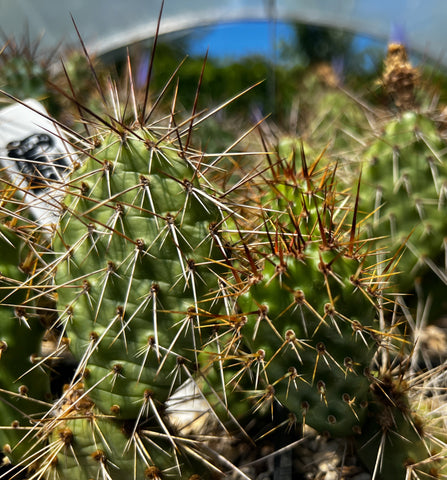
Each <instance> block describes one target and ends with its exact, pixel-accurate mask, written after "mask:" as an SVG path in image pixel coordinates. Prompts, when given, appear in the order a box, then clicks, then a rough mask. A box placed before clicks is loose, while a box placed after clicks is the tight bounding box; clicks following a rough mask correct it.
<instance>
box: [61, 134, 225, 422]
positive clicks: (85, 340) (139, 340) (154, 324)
mask: <svg viewBox="0 0 447 480" xmlns="http://www.w3.org/2000/svg"><path fill="white" fill-rule="evenodd" d="M101 140H102V141H101V146H100V147H99V148H97V149H96V150H95V151H94V152H92V154H91V155H90V158H89V159H88V160H87V161H86V163H85V164H84V165H83V166H82V167H81V168H80V169H79V170H78V171H76V172H75V174H74V175H73V178H72V180H71V182H70V186H69V189H70V194H69V195H68V196H67V198H66V200H65V205H66V211H65V213H64V215H63V217H62V220H61V224H60V228H59V231H58V233H57V234H56V236H55V241H54V249H55V251H56V252H58V254H59V255H60V260H59V261H58V265H57V274H56V283H57V284H58V285H59V288H58V297H59V305H60V306H61V307H60V308H61V322H62V324H63V325H64V327H65V328H66V331H67V333H68V334H69V336H70V338H71V350H72V352H73V353H74V355H75V357H76V358H77V359H78V361H79V362H80V364H81V367H80V372H81V371H82V372H84V373H85V377H86V382H87V385H88V386H89V387H92V390H91V392H90V395H91V397H92V399H93V400H94V401H95V403H96V404H97V405H98V407H99V408H100V409H101V410H102V411H103V412H106V413H109V412H110V409H112V410H113V411H114V412H115V413H116V412H119V415H120V416H121V417H123V418H136V417H137V416H138V415H139V413H140V412H141V410H142V409H144V404H145V398H147V396H148V395H150V396H153V397H154V398H155V399H156V400H157V401H158V402H161V403H162V402H164V401H165V400H166V398H167V397H168V395H169V393H170V392H171V391H172V390H173V388H175V386H177V385H179V384H180V383H181V381H183V380H184V379H185V378H186V377H185V369H186V370H188V371H191V372H192V371H194V370H195V369H196V368H197V365H196V364H195V363H196V355H197V353H194V352H195V351H198V349H199V348H200V345H201V335H203V334H204V333H202V332H201V330H200V329H199V328H198V320H199V317H201V316H204V317H205V318H206V317H207V315H209V312H208V309H209V308H210V305H211V303H210V302H208V301H207V300H210V301H211V300H212V299H213V292H215V291H217V285H218V282H217V280H218V271H219V270H220V269H221V267H219V266H218V264H217V262H216V261H217V260H218V261H222V262H223V261H224V260H225V257H224V251H223V249H221V248H220V247H219V245H220V243H219V241H218V240H216V239H217V234H216V233H215V232H213V225H214V223H217V222H219V221H221V220H222V214H221V212H220V209H219V206H218V201H217V200H215V199H214V197H213V193H212V192H211V191H209V190H207V189H206V187H204V186H203V185H202V182H201V181H200V172H199V169H198V168H197V163H196V162H195V160H191V159H190V158H187V157H186V156H185V155H183V154H182V152H181V151H179V149H178V148H177V147H176V146H175V145H174V143H172V142H170V141H169V140H167V141H165V142H163V143H160V144H158V145H157V143H156V139H155V137H154V136H153V134H151V133H149V132H148V131H146V130H144V129H140V130H137V131H134V132H128V133H126V134H125V135H123V136H122V137H120V136H119V135H117V134H109V135H107V136H106V137H105V138H102V139H101ZM186 358H188V360H186ZM186 376H187V375H186Z"/></svg>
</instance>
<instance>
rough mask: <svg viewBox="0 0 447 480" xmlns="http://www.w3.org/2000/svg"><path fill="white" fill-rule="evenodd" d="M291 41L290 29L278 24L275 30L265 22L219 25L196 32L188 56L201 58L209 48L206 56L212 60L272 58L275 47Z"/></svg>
mask: <svg viewBox="0 0 447 480" xmlns="http://www.w3.org/2000/svg"><path fill="white" fill-rule="evenodd" d="M272 35H274V36H273V38H272ZM291 38H293V29H292V27H291V26H290V25H288V24H286V23H281V22H278V23H277V24H276V25H275V26H274V27H273V26H272V24H270V23H268V22H243V23H231V24H221V25H216V26H213V27H206V28H205V27H204V28H202V29H197V36H196V39H195V41H194V42H193V43H192V44H191V54H192V55H198V56H203V55H204V54H205V53H206V50H207V48H208V47H209V55H210V56H211V57H215V58H225V57H231V58H232V59H238V58H241V57H244V56H247V55H251V54H253V55H255V54H257V55H265V56H271V55H273V54H274V45H275V43H279V42H280V41H281V40H290V39H291ZM275 39H276V40H275Z"/></svg>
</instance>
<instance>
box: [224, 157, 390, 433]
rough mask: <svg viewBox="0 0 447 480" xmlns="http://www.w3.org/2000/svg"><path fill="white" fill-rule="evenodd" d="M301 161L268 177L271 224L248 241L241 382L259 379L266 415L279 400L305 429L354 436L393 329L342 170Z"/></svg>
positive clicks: (265, 210) (265, 198) (240, 294)
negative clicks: (337, 177)
mask: <svg viewBox="0 0 447 480" xmlns="http://www.w3.org/2000/svg"><path fill="white" fill-rule="evenodd" d="M299 158H300V161H297V159H296V158H295V159H292V161H291V160H290V159H283V160H282V161H281V162H279V163H278V164H276V165H272V168H271V170H270V171H269V172H268V173H265V174H264V175H263V181H264V183H263V185H262V187H260V191H261V192H262V194H261V196H260V198H262V204H263V207H262V208H261V207H260V217H261V218H262V220H261V221H262V225H261V226H259V227H258V228H257V229H255V231H256V234H252V236H250V235H249V234H247V239H244V243H246V245H245V250H244V253H243V255H244V256H245V257H247V256H248V259H247V258H246V269H247V270H246V272H245V275H247V278H246V280H245V282H238V285H239V287H238V288H236V293H235V297H236V298H235V301H236V303H237V310H236V311H237V314H236V318H238V322H237V323H238V328H237V329H236V335H237V336H240V337H241V339H242V342H241V343H242V344H243V345H245V348H246V349H247V351H244V350H243V348H242V350H241V352H240V353H241V357H240V358H241V362H240V370H241V371H240V372H239V375H237V378H240V377H241V376H244V375H245V374H247V376H251V378H253V379H254V382H253V384H252V386H251V389H250V396H251V397H256V399H257V407H258V408H259V407H260V406H261V405H273V403H275V402H276V401H277V402H279V403H280V404H282V405H284V406H286V407H287V408H288V409H289V410H290V411H291V412H292V413H293V414H294V415H295V417H296V419H297V421H298V422H300V423H307V424H309V425H310V426H312V427H313V428H316V429H317V430H318V431H319V432H328V433H330V434H331V435H334V436H349V435H352V434H354V433H355V432H357V433H358V432H359V431H361V425H362V422H363V420H364V415H365V405H366V404H367V399H368V393H369V386H370V380H369V378H368V373H367V372H368V369H369V366H370V364H371V361H372V359H373V357H374V355H375V354H376V352H377V350H378V348H379V346H380V344H381V342H382V340H383V338H384V337H385V336H386V332H385V331H380V328H379V324H378V321H377V307H378V304H377V299H376V298H375V297H374V293H373V292H374V291H375V290H376V288H377V286H373V285H374V282H373V281H371V278H370V279H367V278H366V277H367V275H366V274H365V272H364V271H363V262H364V260H365V258H364V256H363V254H361V253H359V252H358V246H357V244H356V231H355V223H354V225H349V224H348V221H347V219H346V218H347V217H346V212H344V211H343V208H341V205H342V204H341V203H340V200H339V199H338V198H337V193H336V191H335V184H334V182H333V173H334V170H333V169H331V168H329V167H327V166H326V167H321V168H320V166H319V160H320V158H317V160H316V161H314V162H312V164H309V165H307V160H306V158H305V154H304V151H302V152H301V156H300V157H299ZM266 177H270V179H269V178H266ZM348 214H349V216H350V220H351V216H352V215H351V214H350V213H349V212H348ZM337 216H340V219H339V220H337ZM354 219H355V214H354ZM243 234H244V232H241V235H242V236H243ZM370 281H371V284H369V282H370ZM377 291H378V290H377ZM230 343H233V344H237V343H236V340H235V339H234V338H233V339H232V340H231V341H230ZM247 360H248V361H247ZM253 391H255V392H256V393H254V394H253Z"/></svg>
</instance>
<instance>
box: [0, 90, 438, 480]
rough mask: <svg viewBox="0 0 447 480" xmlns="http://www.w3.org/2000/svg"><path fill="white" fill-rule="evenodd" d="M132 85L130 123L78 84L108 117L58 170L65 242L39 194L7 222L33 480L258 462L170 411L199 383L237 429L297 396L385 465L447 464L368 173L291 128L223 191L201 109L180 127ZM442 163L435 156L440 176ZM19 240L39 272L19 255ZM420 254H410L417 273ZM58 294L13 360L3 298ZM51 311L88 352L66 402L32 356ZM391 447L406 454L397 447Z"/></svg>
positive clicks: (62, 332)
mask: <svg viewBox="0 0 447 480" xmlns="http://www.w3.org/2000/svg"><path fill="white" fill-rule="evenodd" d="M130 87H131V92H132V88H133V84H132V82H130ZM163 93H164V92H163ZM147 94H148V91H146V96H147ZM130 95H131V96H130V97H129V98H130V99H131V102H130V103H133V104H134V107H135V109H134V111H133V112H132V114H133V115H132V118H131V120H128V119H127V117H131V116H130V115H128V112H127V111H124V113H122V112H121V110H120V105H119V101H118V98H117V97H114V94H112V98H113V99H114V105H113V108H114V110H113V114H111V113H108V114H107V115H106V116H101V114H100V113H98V112H96V111H92V110H90V107H85V106H83V105H82V104H81V102H77V101H76V99H75V101H74V103H75V104H76V106H77V107H78V108H79V109H81V110H82V109H84V113H83V115H82V119H83V121H86V119H87V118H88V117H89V116H90V118H92V119H93V120H92V121H91V123H90V125H88V137H86V138H81V139H80V141H79V144H78V145H77V147H76V148H77V155H78V157H77V158H79V161H76V162H74V164H73V165H72V167H73V168H72V171H71V174H70V178H69V179H67V181H66V184H65V185H64V188H62V186H61V183H60V182H61V179H60V178H59V179H58V180H57V182H56V183H55V184H54V183H53V184H49V185H46V188H47V187H50V188H53V189H54V190H55V191H56V192H57V196H56V197H54V198H56V204H57V205H58V209H60V212H61V215H60V218H58V223H57V225H54V228H53V229H52V230H51V232H50V233H51V248H49V246H48V245H47V244H46V241H47V240H46V239H47V238H48V229H46V230H45V232H46V233H45V235H46V236H44V235H43V234H42V235H40V236H39V235H36V237H35V238H34V236H33V237H30V236H29V234H28V232H29V231H31V232H32V234H33V235H35V234H36V232H37V233H38V232H41V231H42V228H41V226H39V225H38V224H37V223H36V222H34V224H33V223H32V222H31V224H32V225H33V228H29V224H27V223H26V213H24V212H26V210H22V209H21V207H24V206H25V205H24V203H26V202H25V201H24V200H23V198H24V197H23V196H22V197H19V200H18V201H15V202H13V203H12V205H16V207H17V205H18V206H19V207H20V215H19V214H17V213H14V208H13V206H12V205H11V204H9V205H8V209H9V210H10V212H12V213H10V215H9V216H8V223H7V224H6V225H2V226H1V227H0V228H1V232H2V236H1V238H2V239H3V240H4V243H5V245H4V248H5V249H8V253H10V254H8V258H9V261H10V263H8V264H6V262H4V261H3V260H2V261H3V263H4V265H2V274H3V275H4V276H3V277H2V280H3V281H6V282H7V285H6V288H5V289H2V291H4V292H7V293H6V295H2V297H1V304H3V305H2V309H1V310H0V314H1V315H2V316H3V317H2V325H3V324H4V325H6V326H7V327H5V329H4V330H3V329H2V331H1V334H2V335H3V336H5V335H8V337H7V338H6V337H5V339H3V337H2V340H3V341H4V343H2V344H0V345H3V346H4V345H5V344H6V343H7V344H8V350H5V351H4V352H2V357H1V358H0V366H1V367H2V368H3V367H4V368H3V369H2V370H1V373H0V380H1V381H2V384H4V385H5V391H8V392H10V391H12V390H13V388H12V386H13V385H14V380H16V379H17V378H19V377H20V376H21V375H23V374H25V376H24V377H23V378H24V379H29V382H28V383H29V384H28V383H27V384H26V386H27V387H28V389H29V392H30V397H31V396H32V398H33V399H34V400H33V401H31V400H28V399H26V400H25V399H24V398H19V400H20V404H19V408H20V410H21V411H22V412H23V415H22V416H23V418H25V419H27V420H28V421H29V425H26V429H24V430H22V429H14V430H10V429H9V427H8V425H9V423H11V422H12V421H14V420H16V418H15V417H16V416H15V415H14V414H13V413H15V412H17V410H15V411H14V412H11V410H10V408H9V407H10V405H11V404H12V403H13V401H12V400H13V399H15V398H16V397H14V398H13V399H11V398H10V397H11V395H10V394H9V393H7V394H6V393H3V391H2V393H1V397H0V400H4V399H5V398H7V402H8V403H6V402H4V401H2V402H1V403H0V408H1V410H0V414H1V415H2V422H3V427H4V428H2V429H0V434H1V435H2V436H1V437H0V438H1V439H2V442H3V443H8V444H9V445H13V446H11V448H8V447H6V448H3V453H4V454H8V455H9V458H10V461H12V462H14V463H15V464H16V465H17V468H18V469H20V470H22V471H23V472H25V474H26V475H27V477H28V478H60V479H64V478H75V479H79V480H81V479H82V480H88V479H90V478H112V479H117V480H120V479H124V478H126V479H127V478H135V479H137V478H188V477H189V476H191V478H197V476H198V475H199V474H200V475H201V476H203V477H209V478H213V473H216V474H217V475H220V474H221V470H219V469H220V467H221V466H222V465H223V466H224V467H225V468H231V469H232V470H233V471H234V472H236V473H237V474H238V475H239V476H241V477H242V478H247V477H244V474H243V473H242V472H241V471H240V470H238V469H237V467H235V466H231V465H230V462H229V460H225V459H224V458H222V456H219V454H218V453H213V452H212V449H211V448H209V447H208V444H207V441H206V440H204V439H203V437H201V436H199V437H197V438H196V437H195V436H194V435H186V434H184V433H182V432H181V430H180V429H179V428H178V427H177V426H176V425H175V424H174V422H172V418H171V417H170V413H169V410H170V401H171V402H172V397H173V394H174V392H175V391H176V389H177V388H178V387H181V386H182V385H184V382H185V381H188V382H189V383H188V385H193V386H194V391H195V392H198V395H199V396H200V399H201V400H202V401H203V402H204V405H205V406H204V407H203V408H204V410H206V412H203V413H204V414H205V413H206V415H207V416H210V417H212V418H214V419H215V418H217V417H220V418H219V421H220V422H221V425H222V424H223V423H224V422H226V421H227V419H228V418H229V419H230V420H231V421H232V422H234V421H235V420H236V421H240V422H241V424H242V425H246V424H247V423H249V422H248V420H247V419H250V420H251V421H253V420H254V421H256V419H257V421H259V422H264V421H265V413H267V414H269V416H273V420H272V419H270V421H272V422H273V424H274V423H275V421H277V419H276V417H275V415H276V413H277V412H276V406H277V405H280V406H281V408H282V409H283V410H286V411H287V412H288V413H289V417H288V418H289V421H290V423H300V424H307V425H309V426H311V427H313V428H314V429H315V430H316V431H317V432H318V433H320V434H324V435H330V436H334V437H341V438H342V439H345V440H346V441H347V442H348V441H351V440H353V441H354V442H355V443H356V444H357V446H358V451H359V455H361V456H363V457H364V458H365V463H369V464H370V468H371V471H372V472H373V476H374V477H375V479H379V478H381V479H384V480H387V479H388V478H390V477H391V476H395V477H396V478H399V479H401V478H402V479H403V478H410V477H411V476H412V478H418V477H417V476H419V478H424V475H425V476H429V475H431V476H432V477H435V478H436V477H441V475H442V474H443V473H444V470H445V459H444V457H443V452H442V446H443V444H442V442H443V441H444V439H443V438H442V436H440V437H439V438H438V439H436V438H435V436H434V435H432V434H431V430H430V429H429V427H428V426H426V425H425V422H424V421H423V420H421V418H422V417H423V411H422V413H418V412H417V411H416V410H417V409H416V407H415V404H414V402H413V399H412V387H413V383H414V382H416V381H417V380H413V378H412V377H411V375H412V371H411V369H407V363H408V360H407V359H405V358H404V357H405V355H406V347H405V341H406V340H407V339H406V338H405V337H404V336H403V335H402V334H401V333H399V331H398V327H400V325H399V322H398V321H397V320H396V310H397V307H396V305H395V303H394V297H393V296H391V295H389V291H388V288H389V282H390V281H391V280H390V279H392V281H393V282H394V278H397V276H396V275H394V272H395V270H396V268H397V267H395V258H393V254H392V253H391V254H389V258H388V259H386V260H382V259H379V261H378V262H377V260H376V255H375V250H376V249H377V246H376V245H377V244H376V239H375V237H376V236H379V235H382V234H381V233H380V232H379V230H373V232H372V233H371V232H367V233H364V232H365V230H364V228H365V226H364V225H365V224H368V221H367V220H368V219H367V220H365V221H363V222H360V217H361V213H362V212H365V213H366V214H368V213H371V212H372V211H373V210H374V208H375V205H371V204H368V203H363V199H364V198H367V196H365V192H367V191H368V190H367V189H368V188H370V184H372V183H373V181H372V180H371V179H372V178H373V176H372V173H371V172H370V171H369V169H365V170H364V172H363V177H362V180H361V183H360V184H359V186H358V187H357V192H356V194H355V195H353V196H352V198H353V199H354V200H352V198H350V197H349V196H348V195H347V189H345V188H343V187H340V185H343V183H342V182H341V180H340V174H339V168H338V167H337V165H332V164H331V162H330V161H328V160H326V159H325V158H324V150H323V149H321V148H320V147H315V146H314V145H312V144H310V145H309V147H304V146H302V145H301V144H300V142H296V141H295V140H293V141H292V142H291V144H292V146H290V142H286V144H281V145H280V146H279V147H278V148H277V149H275V150H276V153H277V156H276V158H274V157H272V155H271V154H266V158H267V160H268V163H267V165H266V166H264V167H262V166H261V167H260V168H259V170H260V172H254V173H253V172H251V173H250V174H249V175H248V176H247V177H242V178H243V179H244V180H243V181H241V182H240V183H238V181H237V180H236V181H235V180H234V178H233V179H232V182H233V183H232V185H233V186H232V187H231V189H230V191H229V192H227V193H228V194H225V195H220V193H219V186H218V185H216V183H215V182H214V180H213V181H212V180H211V178H213V177H212V176H211V175H209V172H210V170H212V169H214V168H216V169H217V165H216V164H215V163H214V162H210V163H209V164H208V159H207V157H206V155H204V154H203V153H202V152H198V151H195V150H194V149H193V148H192V147H191V132H192V127H193V125H192V124H193V118H194V117H195V112H193V115H192V117H191V118H189V119H188V120H187V121H186V122H184V123H180V124H179V122H178V118H177V117H176V116H175V115H174V114H168V115H166V116H165V117H164V118H155V116H156V115H155V113H154V111H153V110H150V111H146V108H147V107H146V105H144V106H142V107H139V106H137V105H136V103H137V102H136V96H132V95H133V93H131V94H130ZM67 97H69V95H67ZM159 100H161V97H160V98H159V99H158V100H157V101H156V103H158V102H159ZM401 104H402V105H403V103H401ZM92 108H94V107H92ZM172 110H174V107H173V108H172ZM355 115H356V114H355ZM406 115H407V114H405V115H404V116H403V117H402V120H401V121H408V122H409V124H410V125H417V126H418V133H420V132H422V137H421V135H419V137H421V138H422V139H423V140H425V142H423V143H424V144H429V145H430V146H432V150H433V151H434V152H436V150H437V149H438V148H439V146H438V145H437V144H436V142H437V140H435V142H434V143H433V141H432V137H431V135H432V133H431V126H432V124H428V123H427V122H426V121H425V119H423V120H421V119H420V118H418V117H417V116H416V115H415V114H412V116H411V118H410V116H408V117H407V116H406ZM408 115H409V114H408ZM356 118H357V117H356ZM415 118H417V122H416V121H415V120H414V119H415ZM399 125H401V124H400V123H399ZM392 128H397V131H398V133H399V136H400V135H401V133H400V130H399V127H389V129H392ZM411 128H412V129H413V127H411ZM405 130H406V128H405ZM359 131H360V130H359ZM387 132H388V133H386V135H389V134H390V133H389V130H387ZM411 135H414V134H413V133H412V134H411ZM411 135H410V137H411V138H408V136H407V137H405V141H404V145H405V148H406V147H407V146H408V145H410V147H411V148H410V151H411V154H409V156H411V157H412V158H413V149H414V150H415V151H416V152H419V151H418V150H417V148H420V146H421V145H422V144H421V143H418V142H417V141H413V137H412V136H411ZM419 137H418V138H419ZM78 138H79V137H78ZM433 138H435V137H433ZM436 138H438V137H436ZM306 140H307V139H306ZM381 144H383V142H381ZM416 144H417V145H416ZM337 145H338V146H337V148H339V147H340V148H342V149H345V147H346V144H345V143H344V141H343V142H341V143H337ZM374 148H377V149H379V152H378V153H377V155H380V158H379V162H382V157H383V158H385V153H383V151H382V150H380V148H379V146H371V150H370V152H369V153H368V155H370V154H371V152H373V150H374ZM316 151H318V152H320V151H323V153H318V154H315V153H314V152H316ZM402 151H403V147H402ZM393 152H394V150H393ZM414 157H416V155H414ZM309 158H310V159H311V161H309ZM384 161H386V160H384ZM371 168H372V167H371ZM440 171H441V166H439V167H438V170H436V169H433V167H432V168H431V169H430V173H431V174H432V177H433V176H434V177H435V178H441V176H442V175H441V173H439V172H440ZM432 172H438V175H436V174H433V173H432ZM380 173H381V172H380ZM232 174H233V175H234V171H233V172H232ZM385 174H386V173H385ZM377 175H378V174H377ZM351 178H352V177H351ZM247 179H248V180H247ZM242 185H245V187H242ZM438 187H439V192H442V191H443V190H442V187H441V186H440V184H438ZM244 188H247V192H244V191H243V190H244ZM387 188H388V184H387ZM424 188H425V187H424ZM428 190H429V188H428V187H427V191H428ZM384 191H385V189H384ZM389 191H391V193H392V194H394V193H393V192H394V190H393V187H389ZM425 191H426V190H424V193H425ZM61 192H63V193H64V199H63V200H62V199H61ZM359 192H360V193H359ZM387 192H388V190H387ZM439 192H438V193H439ZM231 195H234V196H233V198H234V199H237V200H236V201H235V202H233V203H232V202H231V200H230V197H231ZM8 200H9V198H8ZM236 203H238V204H243V205H236ZM239 207H240V210H239ZM379 211H381V212H382V211H385V208H383V209H380V210H379ZM58 212H59V210H58ZM427 212H429V213H430V215H432V214H433V212H432V211H431V210H429V209H428V207H427ZM27 214H29V212H28V213H27ZM31 214H32V212H31ZM244 216H245V218H243V217H244ZM373 217H374V214H371V215H370V216H369V218H373ZM11 220H13V221H12V222H11ZM24 224H25V226H24ZM26 225H28V227H26ZM371 228H374V229H375V228H376V226H375V225H373V226H372V227H371ZM399 228H401V229H400V230H399V231H400V232H406V230H407V229H408V228H409V227H408V226H406V225H402V227H399ZM399 235H400V234H399ZM415 238H416V237H415ZM11 239H12V240H11ZM7 240H9V242H8V241H7ZM11 244H14V245H15V246H16V247H15V248H13V246H12V245H11ZM19 245H23V247H20V246H19ZM386 245H389V244H386ZM22 248H24V249H25V251H26V253H25V255H26V258H27V259H29V262H31V266H32V268H31V267H30V268H29V269H28V271H21V270H23V268H22V269H20V268H19V267H18V266H19V265H20V263H21V261H22V257H20V256H19V254H20V253H21V251H22ZM392 248H394V247H392ZM371 251H372V253H371ZM27 252H30V253H29V256H28V253H27ZM405 261H406V260H404V259H401V260H400V261H399V264H398V268H405V269H407V267H406V266H405V263H404V262H405ZM393 293H394V292H393ZM48 298H51V300H53V299H54V301H55V302H57V312H58V319H57V322H56V324H53V323H51V322H50V323H45V324H44V325H42V324H41V323H40V322H39V321H37V315H36V314H34V316H30V319H29V321H28V323H29V324H30V326H31V327H32V333H33V335H29V336H27V337H26V339H27V341H26V342H24V348H25V349H26V359H23V358H22V357H23V354H22V352H21V354H20V355H18V354H16V356H14V358H13V361H11V360H5V359H8V356H7V354H8V355H10V348H9V347H10V345H12V346H14V341H15V340H16V339H17V335H19V334H20V333H21V328H22V327H23V325H20V324H19V323H18V321H17V318H15V317H14V316H13V315H12V314H11V313H12V312H11V310H10V308H9V307H6V305H5V304H8V305H10V304H11V305H16V306H20V305H22V304H23V302H25V305H26V306H27V307H28V308H30V309H31V307H33V308H36V307H37V310H36V311H37V312H38V313H39V312H41V313H42V314H44V313H45V312H46V310H45V308H46V307H45V308H44V307H42V308H40V306H39V304H38V303H37V302H38V300H39V299H48ZM30 311H31V310H30ZM16 312H17V309H16ZM46 313H48V312H46ZM31 320H32V325H31ZM19 327H20V328H19ZM25 327H26V325H25ZM47 327H50V329H51V333H52V334H53V335H54V336H56V338H57V339H58V341H59V342H61V344H62V343H64V344H65V342H66V343H67V344H69V346H70V350H71V352H72V354H73V355H74V357H75V358H76V361H77V366H76V368H75V372H74V374H73V375H72V376H70V377H69V378H67V384H66V386H65V388H64V391H63V392H62V394H61V395H60V398H58V399H56V400H54V402H52V403H51V402H50V398H49V392H50V389H49V386H50V384H49V380H50V378H49V376H48V374H47V373H46V372H45V371H44V370H43V368H44V364H42V365H39V366H35V368H33V369H30V365H29V364H28V363H27V362H28V360H27V358H28V357H29V355H30V354H32V353H37V354H38V355H39V350H40V345H41V341H42V338H43V334H44V331H45V328H47ZM13 350H15V351H16V352H17V350H16V349H15V348H14V349H13ZM410 350H411V347H410ZM11 351H12V350H11ZM9 359H11V356H9ZM407 370H408V371H407ZM2 388H3V387H2ZM413 390H414V389H413ZM23 393H24V392H20V394H21V395H22V396H23ZM5 395H7V397H5ZM14 401H15V400H14ZM421 404H422V406H423V405H426V404H427V403H426V402H425V401H424V402H421ZM420 408H422V407H420ZM31 418H32V420H31ZM281 418H284V417H281ZM4 419H6V420H4ZM281 421H282V420H281ZM21 425H22V422H21ZM29 427H33V428H32V429H31V428H29ZM276 427H278V425H276V426H275V427H274V429H275V428H276ZM23 432H29V434H28V435H27V436H26V438H24V439H23V440H21V439H22V436H23ZM199 433H208V432H203V431H200V432H199ZM391 445H393V447H394V449H396V450H398V451H399V455H394V454H393V453H394V450H393V452H391V453H392V454H391V455H390V454H389V452H390V446H391ZM370 459H373V460H372V461H371V460H370Z"/></svg>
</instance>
